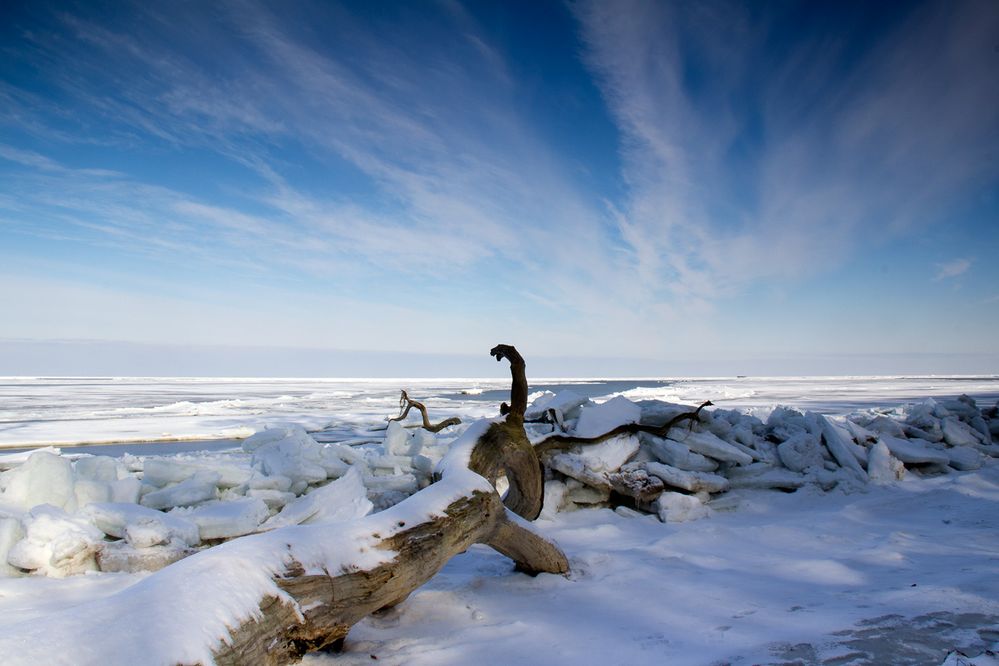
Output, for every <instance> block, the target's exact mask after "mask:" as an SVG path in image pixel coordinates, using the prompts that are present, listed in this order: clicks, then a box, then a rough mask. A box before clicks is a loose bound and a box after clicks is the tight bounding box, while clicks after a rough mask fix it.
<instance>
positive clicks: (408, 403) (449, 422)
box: [389, 389, 461, 432]
mask: <svg viewBox="0 0 999 666" xmlns="http://www.w3.org/2000/svg"><path fill="white" fill-rule="evenodd" d="M413 407H416V409H418V410H419V411H420V414H421V415H422V416H423V429H424V430H429V431H430V432H440V431H441V430H443V429H444V428H447V427H448V426H453V425H458V424H459V423H461V419H459V418H458V417H457V416H452V417H450V418H446V419H444V420H443V421H441V422H440V423H437V424H433V423H431V422H430V418H429V417H428V416H427V408H426V406H425V405H424V404H423V403H422V402H417V401H416V400H413V399H411V398H410V397H409V394H408V393H406V390H405V389H403V390H402V396H400V398H399V408H400V409H402V413H401V414H399V416H397V417H395V418H394V419H389V421H404V420H405V419H406V417H407V416H409V410H411V409H412V408H413Z"/></svg>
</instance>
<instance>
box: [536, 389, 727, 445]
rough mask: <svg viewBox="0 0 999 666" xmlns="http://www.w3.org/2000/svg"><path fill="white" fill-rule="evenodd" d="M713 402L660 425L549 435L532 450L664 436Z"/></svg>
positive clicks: (626, 426) (707, 401)
mask: <svg viewBox="0 0 999 666" xmlns="http://www.w3.org/2000/svg"><path fill="white" fill-rule="evenodd" d="M713 404H714V403H712V402H711V401H710V400H706V401H705V402H703V403H701V404H700V406H698V408H697V409H695V410H694V411H692V412H683V413H682V414H677V415H676V416H674V417H673V418H671V419H670V420H669V421H667V422H666V423H664V424H662V425H660V426H654V425H649V424H646V423H624V424H622V425H619V426H617V427H616V428H613V429H611V430H608V431H607V432H605V433H603V434H601V435H594V436H593V437H576V436H575V435H562V434H555V435H549V436H548V437H545V438H544V439H543V440H541V441H540V442H537V443H536V444H535V445H534V450H535V452H537V454H538V455H539V456H541V455H544V454H546V453H550V452H551V451H558V450H561V449H567V448H569V447H570V446H575V445H577V444H599V443H600V442H603V441H606V440H608V439H610V438H611V437H617V436H618V435H637V434H638V433H641V432H644V433H648V434H650V435H655V436H656V437H666V436H667V435H668V434H669V431H670V430H671V429H672V428H673V427H674V426H676V425H678V424H679V423H681V422H683V421H695V420H697V417H698V416H700V414H701V410H702V409H704V408H705V407H711V406H712V405H713Z"/></svg>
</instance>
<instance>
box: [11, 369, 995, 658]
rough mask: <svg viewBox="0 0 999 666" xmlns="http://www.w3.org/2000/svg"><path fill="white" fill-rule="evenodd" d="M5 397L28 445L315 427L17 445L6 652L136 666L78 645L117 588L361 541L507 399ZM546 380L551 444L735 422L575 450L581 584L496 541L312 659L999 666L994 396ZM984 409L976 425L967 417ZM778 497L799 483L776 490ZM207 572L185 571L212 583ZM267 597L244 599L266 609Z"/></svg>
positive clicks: (886, 383) (452, 392) (109, 393)
mask: <svg viewBox="0 0 999 666" xmlns="http://www.w3.org/2000/svg"><path fill="white" fill-rule="evenodd" d="M0 384H2V388H0V390H2V392H3V394H2V398H3V400H2V402H0V404H2V405H3V406H4V410H5V413H4V415H3V417H2V418H0V421H2V422H3V423H2V424H0V428H4V429H3V430H2V431H0V441H2V442H4V443H6V444H7V446H8V447H11V446H13V445H16V444H18V443H22V444H23V443H25V442H46V441H48V442H66V443H76V442H84V441H102V440H113V439H116V438H121V436H122V434H123V433H125V434H127V435H128V437H130V438H132V439H135V440H137V441H148V440H153V439H156V438H157V436H158V435H157V434H156V433H161V434H166V433H170V434H171V435H172V436H176V437H181V436H184V435H182V433H187V434H188V435H200V436H218V435H221V434H228V435H237V434H243V433H246V434H249V433H250V432H254V431H258V430H262V429H263V428H264V427H266V426H273V425H275V424H278V423H284V422H293V423H298V424H300V425H301V426H304V427H306V428H309V429H311V430H319V432H315V433H314V437H310V436H309V435H307V434H306V433H305V432H304V431H303V430H302V429H301V428H300V427H299V428H296V427H282V428H279V429H271V430H266V431H263V432H260V434H258V435H256V436H254V437H253V438H251V439H249V440H247V441H246V442H244V443H243V444H242V445H241V444H240V443H239V442H230V443H229V449H228V450H222V451H212V452H205V453H192V452H190V451H187V452H183V453H172V451H173V447H175V444H173V443H163V444H158V445H155V446H156V447H162V448H160V449H158V452H159V453H160V455H140V456H135V455H121V453H120V450H119V449H108V451H113V452H114V455H115V456H117V457H113V458H108V457H101V456H94V455H91V454H90V451H93V450H95V449H86V450H84V449H78V448H67V449H64V450H63V451H62V452H61V453H60V452H58V451H44V452H40V453H34V454H30V452H28V453H15V454H0V470H5V469H6V470H8V471H6V472H0V555H3V557H0V652H2V654H3V658H2V660H0V661H3V662H4V663H20V662H17V658H16V657H12V656H10V655H15V654H19V653H20V652H19V650H26V651H27V652H25V654H28V653H29V652H30V653H31V654H33V655H35V657H38V655H41V657H42V660H43V661H46V662H48V663H67V664H73V663H110V664H115V663H129V662H128V660H125V659H124V658H123V657H121V656H120V655H121V654H126V653H125V652H122V653H116V652H115V651H114V650H113V649H111V648H109V647H107V646H113V645H114V643H115V640H116V639H115V637H116V636H130V634H129V633H128V632H129V631H130V627H132V628H136V627H139V628H141V629H142V631H149V632H151V633H150V635H156V632H157V628H156V627H153V626H150V625H148V623H143V622H140V621H138V620H136V619H135V618H128V617H122V618H121V620H120V622H121V624H120V626H112V627H101V631H102V632H105V631H106V632H108V633H107V634H103V633H102V634H101V635H102V637H103V638H101V639H100V640H97V639H94V640H93V642H91V643H90V644H88V645H87V646H85V647H86V648H88V649H82V648H78V649H75V650H74V649H73V647H72V643H73V642H74V641H77V642H78V641H79V640H80V637H81V636H85V635H86V631H89V629H88V628H87V624H86V622H87V617H88V615H90V614H94V615H95V616H97V615H100V616H101V617H105V616H106V614H107V613H109V609H113V608H114V607H115V606H114V605H113V604H114V601H113V600H114V599H117V598H122V596H121V595H125V597H124V598H127V599H130V600H131V602H130V603H132V604H133V605H134V603H136V602H135V600H136V599H143V598H146V597H149V595H150V594H152V597H149V598H153V597H157V596H158V597H159V598H162V599H168V600H169V602H170V603H171V604H173V605H178V604H180V605H181V606H183V605H184V604H185V603H187V600H188V599H193V598H197V596H198V595H197V594H193V595H191V594H187V595H186V596H185V594H182V593H180V592H174V593H171V590H170V589H165V588H164V586H163V585H149V584H147V585H145V586H137V585H136V584H137V583H139V582H141V581H149V582H150V583H152V582H153V581H154V580H156V579H155V577H154V578H150V574H149V573H148V572H146V571H143V569H147V568H157V567H159V566H162V565H164V564H166V563H168V562H169V561H173V560H174V559H177V558H178V557H185V556H187V555H189V554H191V553H192V552H195V551H198V550H203V549H206V548H209V547H210V546H212V544H214V543H217V542H218V540H219V539H226V538H231V537H236V536H239V535H240V534H246V533H251V532H267V531H268V530H270V529H272V528H278V527H281V526H283V525H294V524H299V523H311V524H321V523H327V524H332V523H341V524H343V525H344V527H343V528H341V529H342V530H347V529H348V528H347V527H346V525H347V523H344V522H343V521H349V520H352V519H355V518H357V517H358V516H363V515H364V514H366V513H367V512H368V511H370V510H371V509H372V508H374V510H376V511H377V510H379V509H381V508H383V507H386V506H390V505H392V504H395V503H396V502H398V501H399V500H400V499H401V498H403V497H406V496H407V495H410V494H412V493H413V492H415V491H416V490H417V489H418V488H420V487H425V486H426V485H427V484H428V483H429V482H430V472H431V471H432V469H433V466H434V464H435V463H436V462H437V461H439V460H440V459H441V458H442V457H443V456H444V455H445V453H446V451H447V450H448V447H449V446H450V444H451V442H452V441H453V440H454V437H455V436H456V435H457V434H458V433H459V432H460V431H462V430H464V429H465V428H467V427H468V425H467V424H468V423H469V422H470V421H471V420H473V419H474V418H477V417H481V416H494V415H495V414H496V407H497V404H498V402H499V401H500V400H503V399H506V398H507V395H508V393H507V392H508V390H509V389H508V381H500V380H489V381H485V380H424V381H422V382H415V381H412V380H377V381H361V380H350V381H340V380H337V381H330V382H322V381H316V380H302V381H299V380H218V379H213V380H131V379H130V380H108V379H98V380H80V379H60V380H40V379H34V380H23V379H18V380H10V379H7V380H0ZM403 386H404V387H406V388H409V389H411V395H412V396H413V397H414V398H418V399H422V400H424V401H425V402H426V403H427V405H428V407H429V408H430V410H431V418H432V419H434V420H436V419H440V418H444V417H446V416H451V415H455V414H457V415H460V416H461V417H462V418H463V419H464V421H465V424H463V425H462V426H460V427H458V428H457V429H452V430H451V431H447V432H445V433H442V434H441V435H439V436H437V437H434V436H432V435H429V433H425V432H424V431H419V430H418V431H406V430H404V429H402V428H400V427H398V426H396V425H393V426H391V427H390V428H389V430H388V431H385V430H384V428H385V418H386V417H388V416H393V415H394V414H395V413H396V411H397V400H398V397H397V389H398V388H400V387H403ZM531 388H532V391H533V392H534V393H533V394H532V400H533V401H534V407H533V410H529V415H530V414H531V412H532V411H533V412H534V413H536V414H551V415H552V418H553V420H555V421H556V422H557V423H558V424H560V425H557V426H553V425H534V426H531V431H532V437H533V438H534V439H535V440H537V439H539V438H543V437H544V433H545V432H546V431H548V430H551V429H552V428H553V427H555V428H565V429H566V430H567V431H569V432H575V433H577V434H590V433H589V431H590V430H593V431H594V432H600V431H603V430H607V429H609V428H611V427H613V426H614V425H617V424H618V423H625V422H628V421H633V420H636V419H637V418H639V417H641V418H642V420H643V421H649V420H650V419H651V420H655V418H656V417H663V416H665V415H667V414H669V413H671V410H676V409H679V408H676V407H671V406H669V405H666V404H664V403H662V402H655V401H654V400H659V401H662V400H666V401H673V402H683V403H687V404H693V403H699V402H701V401H703V400H705V399H711V400H713V401H714V402H715V403H716V405H717V408H715V409H714V410H712V411H710V412H706V413H704V414H702V418H701V420H700V421H699V422H698V423H697V424H696V425H695V426H694V427H693V428H689V429H686V430H677V431H676V432H671V435H670V436H671V437H675V438H676V439H659V438H646V437H645V436H644V435H643V436H642V438H641V439H640V440H639V439H638V438H634V437H623V438H618V439H616V440H610V441H608V442H605V443H604V444H600V445H598V446H595V447H589V448H586V449H584V450H580V451H576V452H572V451H570V452H568V453H563V454H557V456H556V457H555V458H554V459H553V461H552V467H553V469H557V470H558V472H556V473H555V474H554V477H553V478H552V480H550V481H549V482H548V487H547V489H546V510H545V513H544V514H543V517H542V519H540V520H539V521H537V522H536V525H537V527H538V528H540V529H541V530H542V531H543V532H544V533H545V534H546V535H548V536H550V537H552V538H554V539H555V540H556V541H557V542H558V543H559V545H560V546H561V547H562V549H563V550H564V551H565V552H566V553H567V555H568V556H569V559H570V563H571V567H572V573H571V574H570V575H569V576H568V577H567V578H566V577H560V576H552V575H541V576H539V577H537V578H530V577H527V576H524V575H522V574H517V573H514V572H512V571H511V564H510V562H509V560H507V559H505V558H504V557H502V556H500V555H498V554H497V553H495V552H493V551H492V550H490V549H488V548H486V547H479V546H476V547H473V548H472V549H470V550H469V551H468V552H466V553H464V554H462V555H460V556H458V557H456V558H454V559H453V560H452V561H451V562H450V563H449V564H448V565H447V566H446V567H445V569H444V570H443V571H442V572H441V573H440V574H439V575H438V576H436V577H435V578H434V579H432V580H431V581H430V582H429V583H428V584H427V585H425V586H424V587H422V588H420V589H419V590H417V591H416V592H415V593H414V594H413V595H411V596H410V597H409V599H408V600H407V601H406V602H405V603H403V604H401V605H400V606H398V607H396V608H395V609H393V610H391V611H389V612H387V613H385V614H381V615H378V616H375V617H371V618H368V619H366V620H364V621H363V622H362V623H360V624H359V625H357V626H356V627H355V628H354V629H353V630H352V631H351V633H350V635H349V637H348V641H347V645H346V650H345V652H343V653H342V654H339V655H335V656H331V655H311V656H308V657H307V658H306V659H305V660H304V663H309V664H325V663H330V664H332V663H362V662H363V663H372V661H373V659H377V660H378V662H379V663H388V664H467V663H481V664H501V663H556V664H590V663H593V664H635V663H650V662H655V663H670V664H724V663H732V664H757V663H768V664H769V663H782V664H783V663H794V664H830V665H833V664H896V663H899V664H940V663H942V662H943V661H944V659H945V658H946V657H947V655H948V654H949V653H951V652H952V651H953V650H955V649H961V650H963V651H965V652H967V653H969V654H978V653H979V652H982V651H983V650H985V649H987V648H989V647H990V646H993V644H995V643H996V642H997V641H999V457H996V454H997V446H996V445H995V444H991V443H990V442H989V440H990V438H992V437H994V436H995V428H996V426H997V425H999V415H996V414H994V413H993V412H992V410H991V408H992V407H993V406H994V405H995V404H996V398H997V397H999V378H994V377H980V378H900V377H895V378H787V379H781V378H777V379H773V378H771V379H748V378H745V379H736V378H728V379H690V380H591V381H585V382H580V381H578V380H564V381H549V382H532V387H531ZM546 389H547V390H550V391H551V393H544V392H543V391H544V390H546ZM962 393H964V394H969V395H971V396H972V397H973V398H975V399H976V400H977V401H978V405H977V407H973V406H972V405H971V401H970V400H968V399H963V400H954V399H953V398H954V397H955V396H957V395H959V394H962ZM556 394H557V395H556ZM931 396H935V397H936V398H938V400H937V401H934V400H927V398H929V397H931ZM631 401H635V402H631ZM908 403H912V404H908ZM777 404H790V405H794V406H796V407H797V408H798V410H799V411H795V410H786V409H777V410H774V406H775V405H777ZM736 407H737V408H738V409H737V410H736V409H733V408H736ZM548 408H554V409H555V410H556V412H557V413H556V412H546V411H545V410H546V409H548ZM822 414H826V415H829V416H831V417H832V418H827V417H826V416H823V415H822ZM847 414H849V415H850V418H849V419H846V418H843V416H845V415H847ZM474 427H478V426H474ZM990 428H991V429H992V433H991V435H990ZM233 429H240V430H238V431H237V430H233ZM317 440H318V443H317ZM334 442H339V444H337V443H334ZM206 445H208V443H206ZM899 459H901V460H902V461H904V462H905V463H906V467H907V468H908V470H906V469H905V468H904V467H903V465H902V462H900V461H899ZM627 461H630V462H627ZM626 462H627V464H626ZM899 476H900V477H902V478H901V479H898V478H897V477H899ZM328 479H338V480H336V481H334V482H332V483H330V482H328ZM611 479H614V480H615V481H621V480H622V479H625V480H629V481H630V482H635V481H636V480H637V481H642V482H643V483H646V484H649V483H654V484H659V485H658V487H659V489H660V490H659V492H661V491H662V484H661V483H660V482H659V480H657V479H661V480H662V481H663V482H664V483H665V484H666V486H667V488H668V491H667V492H666V493H663V494H662V495H661V496H660V498H659V499H657V500H655V501H654V502H652V503H651V504H644V505H642V506H641V507H640V508H641V509H643V512H639V511H634V510H632V509H630V508H628V506H629V503H628V502H624V503H623V505H619V504H620V503H621V499H622V498H621V497H619V496H615V497H609V495H608V493H609V490H608V489H607V488H604V487H602V484H603V485H606V484H607V483H608V482H609V480H611ZM324 484H325V485H324ZM763 485H777V486H782V487H785V488H787V489H789V488H793V487H797V488H798V489H797V490H796V491H794V492H783V491H779V490H760V489H754V488H756V487H759V486H763ZM436 487H437V486H435V488H436ZM698 489H700V490H699V491H698ZM42 503H45V504H46V505H48V506H38V505H39V504H42ZM614 506H617V508H616V509H615V508H613V507H614ZM632 506H634V504H632ZM560 507H561V509H562V510H561V511H557V509H558V508H560ZM649 512H651V513H649ZM660 519H662V522H661V520H660ZM351 524H352V525H353V524H354V523H351ZM350 530H355V531H356V530H357V528H356V527H352V528H350ZM350 533H353V532H350ZM272 534H274V533H273V532H272ZM210 550H211V549H210V548H209V552H210ZM197 559H198V558H189V559H187V560H184V562H182V563H185V564H186V563H188V562H190V563H192V564H191V570H192V571H193V570H196V569H197V562H196V561H197ZM98 568H99V569H101V571H97V570H96V569H98ZM26 570H31V571H33V572H34V574H33V575H27V576H26V575H24V572H25V571H26ZM181 570H182V571H183V570H186V569H181ZM59 576H62V577H61V578H60V577H59ZM176 583H177V581H173V583H171V585H174V584H176ZM171 589H173V588H171ZM244 592H245V591H244ZM114 595H118V596H117V597H116V596H114ZM143 595H145V596H143ZM163 595H166V596H165V597H164V596H163ZM243 596H246V595H245V594H244V595H243ZM251 596H252V595H251ZM102 599H104V600H106V603H105V602H102V601H101V600H102ZM254 599H255V598H247V599H242V600H239V599H237V601H234V604H235V605H239V604H240V603H243V602H244V601H245V602H247V603H249V605H250V607H254V606H253V604H254V603H255V601H254ZM129 608H131V606H130V607H129ZM178 610H179V611H184V609H183V608H179V609H178ZM135 611H136V609H134V608H133V609H132V612H135ZM139 612H141V610H140V611H139ZM227 612H233V611H232V610H231V609H230V610H229V611H227ZM202 616H203V609H202V615H198V614H197V613H193V614H192V618H198V617H202ZM110 617H112V618H113V617H114V616H113V613H112V614H111V616H110ZM220 617H221V616H216V617H214V621H215V622H216V623H217V622H219V621H221V620H220ZM111 621H112V623H113V622H115V621H117V620H114V619H112V620H111ZM191 621H192V622H196V620H194V619H192V620H191ZM199 626H201V625H199ZM81 627H82V629H81ZM189 629H190V631H187V632H186V634H185V635H186V636H187V638H184V640H191V641H193V644H194V647H195V648H197V647H198V645H200V644H201V643H199V641H202V642H203V641H204V640H205V637H204V636H200V637H199V630H198V628H196V627H193V626H192V627H189ZM138 630H139V629H136V631H138ZM81 631H83V633H82V634H81V633H80V632H81ZM122 632H124V633H122ZM42 634H44V641H41V640H40V639H41V637H42ZM32 637H34V638H32ZM191 637H193V638H191ZM29 639H30V640H31V641H32V645H31V646H30V647H31V649H30V650H28V647H29V646H27V645H26V644H25V641H28V640H29ZM36 639H39V640H36ZM131 639H134V636H131ZM123 640H124V639H123ZM178 640H180V639H178ZM156 641H157V639H155V638H153V639H148V642H149V645H148V651H145V652H143V654H145V655H146V656H147V657H148V658H149V660H150V663H156V662H157V657H158V656H160V655H166V654H170V647H169V646H164V645H157V644H155V643H156ZM142 642H143V640H142V639H139V642H138V644H139V645H140V646H141V645H142ZM181 642H183V641H181ZM135 645H136V640H131V646H132V649H134V648H135ZM174 654H176V653H174ZM84 655H87V656H86V657H84ZM35 657H32V658H35ZM116 659H117V661H116ZM22 661H23V660H22ZM36 661H37V660H36ZM957 662H958V659H957V657H956V656H952V657H951V663H957ZM968 663H976V664H979V666H985V664H987V663H989V662H987V661H986V660H985V659H984V658H982V659H979V660H977V661H972V662H968Z"/></svg>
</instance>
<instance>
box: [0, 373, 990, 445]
mask: <svg viewBox="0 0 999 666" xmlns="http://www.w3.org/2000/svg"><path fill="white" fill-rule="evenodd" d="M509 386H510V383H509V379H467V378H466V379H271V378H261V379H247V378H225V377H219V378H177V377H145V378H136V377H0V448H5V449H17V448H23V447H32V446H43V445H56V446H76V445H82V444H120V443H129V444H130V446H129V447H126V448H127V449H128V450H129V451H130V452H132V453H137V454H148V453H153V452H156V451H159V452H182V451H192V450H198V449H203V448H213V449H219V448H225V447H227V446H232V445H233V440H237V439H241V438H244V437H247V436H249V435H251V434H253V433H254V432H256V431H258V430H260V429H262V428H264V427H266V426H269V425H274V424H277V423H286V422H290V423H297V424H300V425H303V426H305V427H306V428H307V429H309V430H311V431H319V432H322V433H323V434H322V436H321V439H325V440H326V441H339V440H343V439H351V438H356V437H363V436H364V433H365V432H366V431H368V430H369V429H370V428H372V427H378V426H383V425H384V423H385V419H386V418H387V417H391V416H394V415H395V414H396V413H397V412H398V400H399V390H400V389H403V388H405V389H407V390H408V391H409V392H410V394H411V396H412V397H413V398H414V399H418V400H421V401H422V402H424V403H425V404H426V405H427V408H428V409H429V410H430V413H431V418H445V417H447V416H454V415H457V416H460V417H462V419H464V420H466V421H467V420H471V419H474V418H480V417H483V416H490V415H494V414H495V413H496V409H497V405H499V403H500V402H502V401H503V400H506V399H508V396H509ZM562 389H572V390H574V391H576V392H577V393H580V394H582V395H584V396H586V397H590V398H594V399H596V400H598V401H599V400H601V399H602V398H608V397H611V396H614V395H624V396H626V397H628V398H630V399H631V400H643V399H657V400H666V401H670V402H679V403H685V404H691V405H694V404H699V403H701V402H703V401H705V400H711V401H712V402H714V403H715V405H717V406H719V407H727V408H740V409H747V410H751V411H753V412H762V413H765V412H768V411H769V410H771V409H772V408H773V407H775V406H776V405H791V406H797V407H800V408H803V409H809V410H813V411H818V412H823V413H826V414H846V413H849V412H852V411H855V410H858V409H866V408H890V407H894V406H898V405H901V404H905V403H907V402H912V401H918V400H922V399H924V398H928V397H936V398H939V397H954V396H958V395H961V394H967V395H970V396H971V397H973V398H975V399H976V400H977V401H978V402H979V404H980V405H983V406H984V405H992V404H995V402H996V400H997V399H999V376H976V377H969V376H950V377H945V376H932V377H926V376H924V377H901V376H898V377H707V378H704V377H700V378H691V377H688V378H660V379H655V378H653V379H539V380H534V381H532V382H531V391H532V392H538V391H544V390H551V391H556V392H557V391H559V390H562ZM191 440H195V441H193V442H192V441H191ZM207 440H212V441H207ZM152 442H159V443H160V444H157V445H154V446H149V445H146V444H147V443H152ZM140 445H142V447H141V448H140ZM80 451H81V452H84V451H86V449H80ZM103 451H104V452H105V453H113V452H114V451H113V450H111V449H103Z"/></svg>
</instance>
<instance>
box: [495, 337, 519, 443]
mask: <svg viewBox="0 0 999 666" xmlns="http://www.w3.org/2000/svg"><path fill="white" fill-rule="evenodd" d="M489 355H490V356H495V357H496V361H497V362H499V361H502V360H503V359H504V358H505V359H507V360H508V361H510V377H511V379H512V383H511V386H510V404H509V405H507V406H506V409H502V408H501V411H502V412H503V413H504V414H506V419H507V422H510V421H511V419H513V420H515V421H518V422H520V423H521V424H523V423H524V412H526V411H527V363H526V362H525V361H524V357H523V356H521V355H520V352H519V351H517V348H516V347H514V346H513V345H496V346H495V347H493V348H492V349H491V350H490V351H489ZM503 404H504V405H506V403H503Z"/></svg>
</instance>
